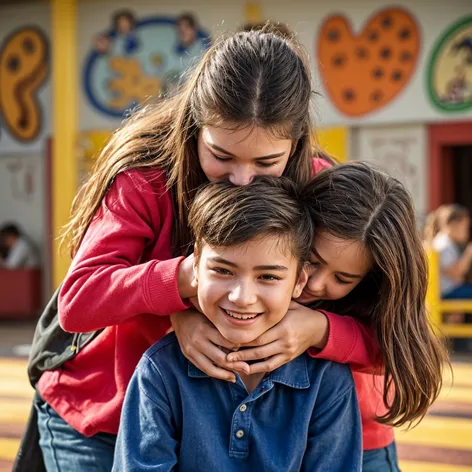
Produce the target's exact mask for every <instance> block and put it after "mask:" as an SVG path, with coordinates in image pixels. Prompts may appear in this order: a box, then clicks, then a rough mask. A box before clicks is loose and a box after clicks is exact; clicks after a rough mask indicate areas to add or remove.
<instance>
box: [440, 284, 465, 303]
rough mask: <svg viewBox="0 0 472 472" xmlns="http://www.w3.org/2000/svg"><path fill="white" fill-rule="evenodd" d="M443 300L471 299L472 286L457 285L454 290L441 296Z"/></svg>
mask: <svg viewBox="0 0 472 472" xmlns="http://www.w3.org/2000/svg"><path fill="white" fill-rule="evenodd" d="M442 298H444V299H447V300H460V299H467V298H472V284H464V285H459V287H456V288H455V289H453V290H451V291H450V292H448V293H446V294H445V295H443V297H442Z"/></svg>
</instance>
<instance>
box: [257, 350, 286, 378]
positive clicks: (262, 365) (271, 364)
mask: <svg viewBox="0 0 472 472" xmlns="http://www.w3.org/2000/svg"><path fill="white" fill-rule="evenodd" d="M288 361H289V359H288V358H287V356H285V355H283V354H278V355H276V356H272V357H269V359H266V360H264V361H262V362H256V363H255V364H251V365H250V366H249V369H250V372H249V373H250V374H262V373H265V372H272V371H274V370H275V369H277V368H278V367H280V366H281V365H284V364H286V363H287V362H288Z"/></svg>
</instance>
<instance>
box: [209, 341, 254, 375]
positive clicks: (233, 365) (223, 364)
mask: <svg viewBox="0 0 472 472" xmlns="http://www.w3.org/2000/svg"><path fill="white" fill-rule="evenodd" d="M201 353H202V354H203V355H204V356H205V357H207V358H208V359H210V361H211V362H213V363H214V364H216V365H217V366H218V367H220V368H223V369H227V370H231V371H233V370H237V371H239V372H241V371H242V372H245V373H249V365H248V364H246V363H245V362H228V360H227V359H226V353H225V352H224V351H222V350H221V349H220V348H219V347H218V346H215V345H214V344H212V343H208V344H205V345H204V346H202V350H201Z"/></svg>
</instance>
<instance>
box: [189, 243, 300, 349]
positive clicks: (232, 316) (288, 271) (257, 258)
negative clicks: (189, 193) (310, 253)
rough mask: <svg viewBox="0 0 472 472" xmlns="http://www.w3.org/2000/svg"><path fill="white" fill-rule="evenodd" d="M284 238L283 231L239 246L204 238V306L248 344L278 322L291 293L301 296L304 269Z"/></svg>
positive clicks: (199, 268)
mask: <svg viewBox="0 0 472 472" xmlns="http://www.w3.org/2000/svg"><path fill="white" fill-rule="evenodd" d="M283 246H284V245H282V244H280V237H279V236H266V237H261V238H256V239H254V240H251V241H248V242H247V243H243V244H240V245H238V246H229V247H210V246H209V245H208V244H203V245H202V247H201V250H200V251H201V252H200V253H199V255H198V256H199V257H198V262H196V264H195V277H196V280H197V281H198V302H199V305H200V308H201V310H202V312H203V313H204V314H205V315H206V317H207V318H208V319H209V320H210V321H211V322H212V323H213V324H214V325H215V326H216V328H217V329H218V331H219V332H220V333H221V335H222V336H223V337H225V338H226V339H227V340H228V341H231V342H233V343H235V344H247V343H250V342H251V341H254V339H256V338H257V337H258V336H260V335H261V334H263V333H265V332H266V331H267V330H268V329H270V328H272V326H274V325H276V324H277V323H278V322H279V321H280V320H281V319H282V318H283V317H284V316H285V314H286V313H287V310H288V307H289V305H290V302H291V299H292V297H298V296H300V293H301V291H302V288H303V286H304V285H305V283H306V273H305V271H301V273H300V275H298V274H297V272H298V270H297V269H298V261H297V259H296V258H295V257H294V256H293V255H292V254H291V251H290V250H288V249H287V248H285V247H283Z"/></svg>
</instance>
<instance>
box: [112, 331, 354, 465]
mask: <svg viewBox="0 0 472 472" xmlns="http://www.w3.org/2000/svg"><path fill="white" fill-rule="evenodd" d="M361 441H362V434H361V420H360V415H359V409H358V404H357V397H356V392H355V388H354V382H353V379H352V375H351V371H350V369H349V367H348V366H347V365H341V364H336V363H333V362H329V361H324V360H319V359H311V358H310V357H309V356H308V355H306V354H303V355H301V356H300V357H298V358H296V359H294V360H293V361H291V362H289V363H288V364H285V365H283V366H282V367H279V368H278V369H276V370H275V371H274V372H272V373H270V374H267V376H266V377H265V378H264V379H263V380H262V381H261V382H260V384H259V385H258V387H257V388H256V389H255V390H254V391H252V392H251V393H248V392H247V390H246V387H245V386H244V384H243V382H242V381H241V379H240V378H239V377H238V379H237V382H236V383H234V384H233V383H231V382H226V381H223V380H218V379H214V378H211V377H208V376H207V375H206V374H204V373H203V372H202V371H200V370H199V369H197V368H196V367H195V366H194V365H192V364H191V363H189V362H188V360H187V359H186V358H185V357H184V356H183V354H182V352H181V350H180V347H179V344H178V342H177V339H176V337H175V334H174V333H171V334H169V335H167V336H165V337H164V338H163V339H162V340H160V341H159V342H158V343H156V344H154V345H153V346H152V347H151V348H150V349H149V350H148V351H147V352H146V353H145V354H144V356H143V358H142V359H141V361H140V363H139V365H138V367H137V369H136V372H135V373H134V375H133V378H132V380H131V383H130V385H129V387H128V391H127V394H126V398H125V403H124V407H123V411H122V415H121V423H120V430H119V433H118V438H117V443H116V449H115V462H114V466H113V471H119V472H124V471H126V472H133V471H171V470H172V471H176V470H180V471H184V472H191V471H198V472H203V471H205V472H209V471H223V472H232V471H277V472H279V471H280V472H282V471H283V472H289V471H300V470H303V471H320V472H336V471H343V472H353V471H360V470H361V458H362V444H361Z"/></svg>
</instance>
